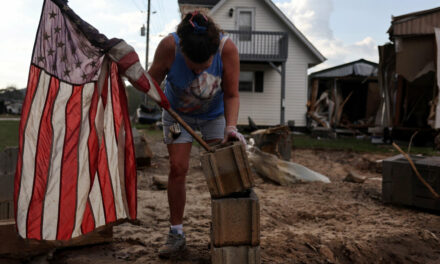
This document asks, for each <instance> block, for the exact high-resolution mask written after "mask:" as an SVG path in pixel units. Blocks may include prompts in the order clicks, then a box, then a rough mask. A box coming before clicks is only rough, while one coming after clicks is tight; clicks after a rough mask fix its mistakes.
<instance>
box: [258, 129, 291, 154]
mask: <svg viewBox="0 0 440 264" xmlns="http://www.w3.org/2000/svg"><path fill="white" fill-rule="evenodd" d="M251 137H252V138H253V139H254V140H255V146H256V147H258V148H259V149H261V150H262V151H264V152H267V153H271V154H274V155H276V156H277V157H278V158H282V159H284V160H287V161H289V160H290V158H291V152H292V141H291V138H290V130H289V127H288V126H276V127H272V128H269V129H260V130H257V131H255V132H252V133H251Z"/></svg>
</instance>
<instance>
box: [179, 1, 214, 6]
mask: <svg viewBox="0 0 440 264" xmlns="http://www.w3.org/2000/svg"><path fill="white" fill-rule="evenodd" d="M177 2H178V4H179V5H182V4H187V5H198V6H215V5H216V4H217V3H218V2H220V0H178V1H177Z"/></svg>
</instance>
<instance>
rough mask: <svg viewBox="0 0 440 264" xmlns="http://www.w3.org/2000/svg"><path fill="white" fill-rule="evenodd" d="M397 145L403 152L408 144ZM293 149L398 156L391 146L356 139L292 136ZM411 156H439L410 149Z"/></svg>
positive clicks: (431, 152)
mask: <svg viewBox="0 0 440 264" xmlns="http://www.w3.org/2000/svg"><path fill="white" fill-rule="evenodd" d="M398 145H400V146H401V148H402V149H403V150H404V151H407V149H408V143H399V144H398ZM292 147H293V148H306V149H331V150H350V151H355V152H370V153H390V154H398V152H397V150H396V149H395V148H394V147H393V146H392V145H386V144H372V143H371V141H370V140H368V139H356V138H338V139H322V138H321V139H316V138H312V137H310V136H307V135H293V137H292ZM411 154H412V155H415V154H422V155H426V156H439V155H440V153H439V152H438V151H435V150H434V149H433V148H431V147H412V148H411Z"/></svg>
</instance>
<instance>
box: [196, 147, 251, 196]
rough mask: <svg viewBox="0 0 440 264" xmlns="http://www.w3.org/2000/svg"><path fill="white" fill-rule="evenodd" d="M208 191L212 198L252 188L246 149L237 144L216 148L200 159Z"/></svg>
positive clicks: (205, 153)
mask: <svg viewBox="0 0 440 264" xmlns="http://www.w3.org/2000/svg"><path fill="white" fill-rule="evenodd" d="M201 162H202V168H203V172H204V174H205V177H206V181H207V183H208V189H209V192H210V193H211V196H212V197H214V198H219V197H224V196H227V195H229V194H232V193H235V192H244V191H246V190H247V189H249V188H252V187H253V186H254V181H253V178H252V172H251V169H250V165H249V161H248V157H247V153H246V149H245V147H244V145H243V144H241V143H239V142H234V143H230V144H228V145H226V146H224V145H222V146H218V147H216V148H215V151H214V152H204V153H203V154H202V157H201Z"/></svg>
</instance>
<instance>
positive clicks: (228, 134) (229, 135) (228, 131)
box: [222, 126, 246, 145]
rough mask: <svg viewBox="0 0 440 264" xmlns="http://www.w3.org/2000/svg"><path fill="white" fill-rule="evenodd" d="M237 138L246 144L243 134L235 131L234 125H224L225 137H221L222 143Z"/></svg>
mask: <svg viewBox="0 0 440 264" xmlns="http://www.w3.org/2000/svg"><path fill="white" fill-rule="evenodd" d="M234 140H238V141H240V142H241V143H243V144H244V145H246V139H245V138H244V136H243V135H242V134H241V133H240V132H238V131H237V127H236V126H227V127H225V137H224V138H223V141H222V144H224V143H226V142H228V141H234Z"/></svg>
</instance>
